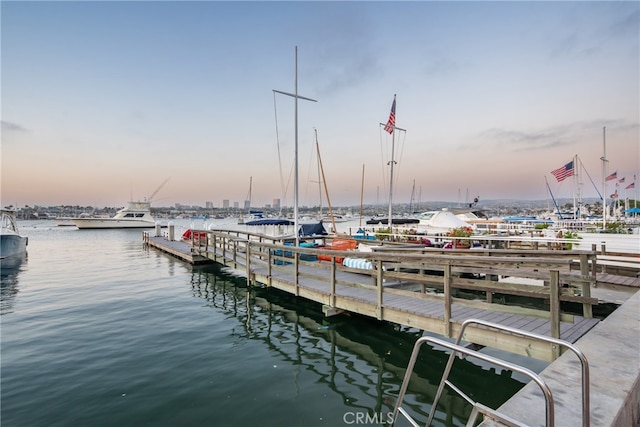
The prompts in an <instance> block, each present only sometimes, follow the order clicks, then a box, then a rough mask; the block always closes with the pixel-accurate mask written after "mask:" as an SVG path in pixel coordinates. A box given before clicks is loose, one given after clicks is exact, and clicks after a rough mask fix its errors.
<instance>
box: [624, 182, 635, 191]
mask: <svg viewBox="0 0 640 427" xmlns="http://www.w3.org/2000/svg"><path fill="white" fill-rule="evenodd" d="M632 188H636V183H635V182H632V183H631V184H629V185H627V186H626V187H624V189H625V190H631V189H632Z"/></svg>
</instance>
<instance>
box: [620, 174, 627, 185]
mask: <svg viewBox="0 0 640 427" xmlns="http://www.w3.org/2000/svg"><path fill="white" fill-rule="evenodd" d="M625 178H626V177H625V176H623V177H622V178H621V179H619V180H618V182H619V183H620V184H623V183H624V179H625Z"/></svg>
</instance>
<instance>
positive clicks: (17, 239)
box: [0, 209, 29, 268]
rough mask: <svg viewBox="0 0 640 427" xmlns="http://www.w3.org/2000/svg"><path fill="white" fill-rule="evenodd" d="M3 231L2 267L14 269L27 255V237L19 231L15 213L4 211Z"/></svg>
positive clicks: (1, 243) (0, 246) (2, 211)
mask: <svg viewBox="0 0 640 427" xmlns="http://www.w3.org/2000/svg"><path fill="white" fill-rule="evenodd" d="M1 214H2V219H1V221H2V229H1V230H0V265H1V266H2V268H12V267H15V266H17V265H19V264H20V262H21V261H22V260H23V259H24V257H25V256H26V254H27V244H28V243H29V241H28V238H27V237H26V236H22V235H21V234H20V231H19V230H18V223H17V221H16V215H15V212H14V211H13V210H11V209H2V210H1Z"/></svg>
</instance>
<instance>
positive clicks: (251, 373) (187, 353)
mask: <svg viewBox="0 0 640 427" xmlns="http://www.w3.org/2000/svg"><path fill="white" fill-rule="evenodd" d="M20 226H21V230H22V232H23V234H25V235H27V236H28V237H29V246H28V258H27V259H26V260H25V261H24V262H23V263H22V264H21V265H20V267H19V268H18V269H15V270H6V269H5V270H3V271H2V277H1V280H2V282H1V291H2V293H1V304H0V308H1V316H0V320H1V326H2V336H1V338H2V341H1V403H2V406H1V419H0V422H1V423H2V426H6V427H11V426H19V427H23V426H47V427H52V426H78V425H90V426H113V425H118V426H140V425H149V426H175V425H181V426H216V425H233V426H266V427H269V426H274V427H275V426H284V425H286V426H305V427H309V426H342V425H388V424H389V413H390V412H391V411H392V409H393V406H394V403H395V396H397V394H398V391H399V388H400V385H401V382H402V379H403V376H404V373H405V367H406V365H407V362H408V360H409V357H410V354H411V350H412V347H413V344H414V342H415V341H416V339H417V338H419V337H420V336H422V334H423V333H422V331H418V330H415V329H410V328H405V327H400V326H398V325H393V324H388V323H380V322H377V321H374V320H371V319H365V318H362V317H359V316H356V315H351V316H349V315H338V316H334V317H330V318H326V317H324V315H323V314H322V310H321V307H320V306H319V305H318V304H315V303H311V302H307V301H305V300H303V299H299V298H298V299H297V298H295V297H293V296H291V295H288V294H285V293H282V292H280V291H277V290H274V289H266V288H263V287H253V288H247V286H246V280H245V279H244V278H238V277H233V276H232V275H230V274H228V273H227V272H225V271H222V270H220V268H219V267H216V266H214V265H209V266H197V267H194V266H190V265H187V264H185V263H183V262H181V261H178V260H176V259H174V258H172V257H170V256H169V255H167V254H164V253H160V252H157V251H155V250H153V249H145V248H144V247H143V245H142V238H141V231H139V230H78V229H76V228H75V227H57V226H56V225H55V223H54V222H53V221H23V222H22V223H20ZM176 231H177V232H179V230H176ZM484 351H485V352H487V353H490V354H494V355H496V353H494V352H491V351H490V350H487V349H485V350H484ZM447 357H448V354H447V353H446V351H445V350H444V349H441V348H426V349H425V350H424V351H423V353H421V356H420V359H419V362H418V366H417V368H416V371H415V375H414V379H413V380H412V382H411V386H410V388H409V391H408V394H407V398H406V400H405V402H406V408H407V409H408V411H409V412H410V413H411V414H412V415H413V416H415V417H416V418H417V419H418V420H419V421H420V423H421V424H424V421H425V420H426V417H427V414H428V411H429V410H430V405H431V401H432V400H433V397H434V395H435V391H436V388H437V386H438V382H439V381H440V376H441V373H442V369H443V367H444V365H445V363H446V360H447ZM523 359H524V358H523ZM510 361H512V362H515V363H520V364H523V365H525V366H527V367H528V368H529V369H532V370H534V371H536V372H539V371H541V370H542V369H543V368H544V367H545V366H546V364H544V363H543V362H538V361H534V360H530V359H524V360H519V358H517V357H515V356H514V357H513V358H511V359H510ZM452 379H453V381H454V382H455V383H456V384H457V385H458V386H459V387H460V388H462V389H463V390H464V391H465V392H466V393H467V394H469V395H470V396H472V397H473V398H475V399H478V400H480V401H482V402H483V403H485V404H487V405H489V406H492V407H497V406H499V405H500V404H501V403H503V402H504V401H506V400H507V399H508V398H509V397H511V396H512V395H513V394H514V393H515V392H516V391H517V390H519V389H520V388H521V387H522V386H523V385H524V382H525V379H524V378H520V377H518V375H517V374H512V373H511V372H508V371H503V370H501V369H500V368H495V367H491V366H484V365H483V363H481V362H478V361H474V360H471V359H466V360H460V361H457V362H456V364H455V366H454V371H453V373H452ZM541 409H542V408H541ZM470 410H471V408H470V407H469V405H468V404H467V403H466V402H465V401H464V400H462V399H461V398H459V397H458V396H456V395H454V394H453V393H449V392H447V393H445V395H444V397H443V399H442V400H441V404H440V405H439V407H438V412H437V414H436V420H435V424H434V425H439V426H462V425H465V423H466V419H467V417H468V415H469V413H470ZM397 425H399V426H402V425H408V424H406V422H405V421H404V420H401V421H399V422H398V423H397Z"/></svg>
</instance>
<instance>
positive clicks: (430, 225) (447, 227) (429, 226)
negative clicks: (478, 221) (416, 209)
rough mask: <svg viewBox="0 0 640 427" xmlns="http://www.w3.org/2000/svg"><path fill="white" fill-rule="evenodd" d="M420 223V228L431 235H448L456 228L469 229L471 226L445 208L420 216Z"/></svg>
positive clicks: (423, 213)
mask: <svg viewBox="0 0 640 427" xmlns="http://www.w3.org/2000/svg"><path fill="white" fill-rule="evenodd" d="M418 219H419V220H420V223H419V224H418V228H420V229H422V230H425V231H428V232H429V233H446V232H448V231H451V230H452V229H454V228H460V227H468V228H473V226H472V225H471V224H469V223H468V222H466V221H463V220H461V219H460V218H458V217H457V216H456V215H455V214H454V213H453V212H451V211H450V210H448V209H446V208H444V209H442V210H439V211H427V212H422V213H421V214H420V215H418Z"/></svg>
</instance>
